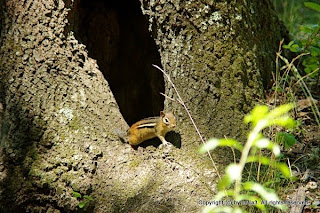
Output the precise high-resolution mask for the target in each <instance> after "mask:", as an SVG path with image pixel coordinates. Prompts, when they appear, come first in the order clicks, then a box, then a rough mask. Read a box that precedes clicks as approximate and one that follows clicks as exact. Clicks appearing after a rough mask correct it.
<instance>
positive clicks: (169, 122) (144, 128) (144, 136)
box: [117, 111, 176, 146]
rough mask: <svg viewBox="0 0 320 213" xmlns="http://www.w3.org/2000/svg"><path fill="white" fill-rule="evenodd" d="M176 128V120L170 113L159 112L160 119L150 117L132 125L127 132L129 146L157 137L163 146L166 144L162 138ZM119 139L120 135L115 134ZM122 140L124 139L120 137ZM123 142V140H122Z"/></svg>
mask: <svg viewBox="0 0 320 213" xmlns="http://www.w3.org/2000/svg"><path fill="white" fill-rule="evenodd" d="M175 126H176V118H175V116H174V115H173V113H172V112H168V113H164V112H163V111H161V112H160V117H151V118H145V119H142V120H140V121H138V122H136V123H135V124H133V125H132V126H131V127H130V129H129V130H128V131H127V137H128V138H129V139H128V141H129V144H130V145H131V146H136V145H139V144H140V143H142V142H143V141H146V140H148V139H151V138H155V137H158V138H159V139H160V140H161V142H162V143H163V144H164V145H167V144H168V142H167V141H166V139H165V138H164V137H165V135H166V134H167V132H170V131H172V130H173V128H175ZM117 134H118V136H119V137H121V136H120V134H119V133H117ZM121 138H123V139H124V137H121ZM124 140H125V139H124Z"/></svg>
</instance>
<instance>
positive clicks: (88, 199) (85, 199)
mask: <svg viewBox="0 0 320 213" xmlns="http://www.w3.org/2000/svg"><path fill="white" fill-rule="evenodd" d="M72 197H75V198H79V199H80V202H79V205H78V206H79V208H80V209H82V208H85V207H86V206H88V205H89V203H90V202H92V201H94V199H93V198H92V197H90V196H88V195H81V194H80V193H79V192H75V191H72Z"/></svg>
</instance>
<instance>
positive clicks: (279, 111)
mask: <svg viewBox="0 0 320 213" xmlns="http://www.w3.org/2000/svg"><path fill="white" fill-rule="evenodd" d="M293 107H294V105H293V104H283V105H280V106H278V107H276V108H274V109H273V110H272V111H271V112H270V113H269V114H268V118H269V119H273V118H277V117H280V116H282V115H284V114H286V113H288V112H289V111H290V110H291V109H293Z"/></svg>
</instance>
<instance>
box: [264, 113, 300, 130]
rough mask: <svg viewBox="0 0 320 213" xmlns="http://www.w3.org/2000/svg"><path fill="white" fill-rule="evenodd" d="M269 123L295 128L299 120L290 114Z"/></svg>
mask: <svg viewBox="0 0 320 213" xmlns="http://www.w3.org/2000/svg"><path fill="white" fill-rule="evenodd" d="M269 125H278V126H282V127H286V128H293V127H295V126H296V125H297V122H296V121H295V120H294V119H292V118H290V117H289V116H282V117H279V118H276V119H273V120H271V121H269Z"/></svg>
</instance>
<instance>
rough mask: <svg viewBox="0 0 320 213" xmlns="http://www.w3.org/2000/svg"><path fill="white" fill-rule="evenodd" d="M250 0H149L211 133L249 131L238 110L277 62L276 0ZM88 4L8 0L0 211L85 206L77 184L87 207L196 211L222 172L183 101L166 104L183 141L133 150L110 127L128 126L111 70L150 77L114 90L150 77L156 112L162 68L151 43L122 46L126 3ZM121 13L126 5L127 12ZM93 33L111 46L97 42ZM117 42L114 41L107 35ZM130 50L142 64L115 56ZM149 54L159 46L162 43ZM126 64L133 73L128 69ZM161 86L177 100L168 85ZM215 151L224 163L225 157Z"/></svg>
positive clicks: (174, 70)
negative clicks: (202, 150) (203, 148)
mask: <svg viewBox="0 0 320 213" xmlns="http://www.w3.org/2000/svg"><path fill="white" fill-rule="evenodd" d="M129 2H133V1H128V2H127V3H128V4H129ZM245 2H248V1H232V2H228V3H227V2H226V1H224V2H216V3H206V2H205V1H196V2H195V1H173V0H172V1H142V2H141V3H142V11H143V13H144V14H146V15H147V17H148V18H149V27H150V30H151V31H152V33H153V35H154V40H155V42H156V44H157V47H158V48H159V52H160V56H161V63H162V65H163V67H164V68H165V69H166V71H167V72H168V73H170V75H171V77H172V78H173V80H174V82H175V84H176V86H177V88H178V90H179V91H180V92H181V94H182V97H183V99H184V101H185V102H186V103H187V106H188V107H189V109H190V111H191V113H192V115H193V116H194V119H195V121H196V123H197V124H198V126H199V128H200V130H201V132H202V133H203V135H204V136H205V137H206V138H209V137H211V136H215V137H223V136H224V135H226V136H227V137H231V136H232V137H240V136H242V135H244V127H242V126H243V125H242V118H243V116H244V114H245V113H246V112H247V111H248V110H249V109H250V108H251V107H252V104H253V103H254V102H255V101H256V99H258V98H261V97H262V96H263V82H264V83H265V85H267V84H268V80H269V75H270V71H271V70H272V69H273V68H272V63H273V58H274V52H275V49H276V46H277V43H276V42H275V41H276V40H277V39H280V30H279V28H278V25H277V19H276V18H275V17H274V16H273V14H272V8H271V3H270V1H268V0H263V1H253V2H251V1H249V2H248V3H247V4H246V3H245ZM83 4H85V1H71V0H66V1H62V0H24V1H20V0H10V1H5V0H1V7H0V9H1V11H0V17H1V26H0V27H1V34H0V39H1V40H0V41H1V43H0V48H1V49H0V57H1V58H0V82H1V85H0V89H1V91H0V102H1V104H0V119H1V123H0V125H1V135H0V139H1V141H0V212H26V211H31V212H76V211H80V209H79V207H78V205H79V203H80V202H83V201H86V200H85V198H76V197H75V196H74V195H73V193H72V191H75V192H79V193H80V194H81V195H82V196H83V195H89V196H90V197H92V198H93V199H94V201H90V202H89V203H88V205H86V206H85V209H86V211H88V212H196V211H200V210H201V208H202V206H199V205H198V201H199V200H210V199H211V198H212V197H213V195H214V191H215V183H216V181H217V180H218V177H217V174H216V172H215V171H214V169H213V166H212V162H211V161H210V160H209V158H208V157H207V156H202V155H200V154H198V153H197V149H198V146H199V142H198V141H199V139H198V136H197V134H196V132H195V130H194V129H193V127H192V125H191V123H190V121H189V119H188V117H187V115H186V113H185V111H184V110H183V109H182V107H181V106H180V105H179V104H177V103H175V102H171V101H170V100H168V99H166V100H165V108H166V110H169V109H171V110H173V111H174V112H175V113H176V115H177V117H178V126H177V131H176V134H173V135H171V136H172V137H171V139H172V140H171V141H172V142H173V144H174V145H175V146H171V147H164V148H161V147H154V146H148V145H145V146H142V147H139V148H138V150H133V149H132V148H131V147H130V146H129V145H128V144H123V143H121V142H120V140H119V138H118V137H117V136H116V135H115V134H114V129H116V128H120V129H126V128H127V127H128V125H127V123H126V120H125V119H124V118H123V116H122V115H121V113H120V110H119V106H118V103H117V101H116V99H115V96H116V95H114V93H116V90H117V89H119V88H118V83H119V82H117V81H116V80H118V78H119V77H117V79H116V80H113V78H112V76H117V72H118V76H119V75H121V76H120V77H121V78H125V76H127V77H128V73H129V72H134V73H136V75H137V76H139V77H141V76H147V77H146V78H145V80H144V81H143V83H141V82H137V83H136V84H135V85H131V87H135V89H133V91H134V93H130V92H132V91H130V87H127V88H125V90H122V91H121V92H119V93H118V96H119V98H120V99H121V98H122V99H123V97H126V96H128V94H129V95H130V97H131V96H132V94H138V92H137V91H138V89H137V88H139V86H140V87H141V85H147V84H148V81H150V82H152V83H151V84H148V85H147V86H146V87H145V88H142V90H143V91H145V90H148V91H149V90H150V91H152V92H151V93H147V95H146V96H145V97H149V96H151V97H153V98H154V100H152V99H151V98H150V99H148V101H149V100H151V103H152V104H150V106H149V107H150V108H152V110H150V113H154V111H156V110H158V108H159V106H162V105H161V103H160V102H161V100H162V99H161V98H159V97H156V93H158V91H161V90H162V86H161V82H163V79H162V80H161V78H160V77H161V76H160V77H159V76H158V75H157V74H153V73H155V72H158V71H156V70H154V69H153V70H152V69H151V62H152V60H153V59H152V57H150V58H149V57H146V56H147V55H149V52H148V51H147V52H139V51H140V50H139V49H138V48H137V47H136V46H133V47H132V49H130V46H121V44H118V43H121V41H123V40H121V35H123V34H121V32H123V31H122V30H121V29H122V28H121V26H123V25H121V22H123V21H125V19H121V18H120V17H123V14H122V10H123V7H122V6H119V5H118V6H117V5H116V3H115V2H111V3H110V2H106V3H101V2H100V1H96V2H95V3H94V4H93V5H94V6H95V7H96V8H92V7H93V6H92V5H91V6H90V8H89V9H87V10H89V11H90V10H91V13H90V16H89V15H88V16H87V14H88V13H86V14H84V13H82V11H83V10H84V9H85V7H84V6H83ZM109 4H114V5H116V6H114V5H112V6H110V5H109ZM135 4H137V5H138V1H136V3H135ZM115 8H116V9H115ZM261 8H263V10H261ZM124 10H125V12H126V13H127V12H128V13H129V11H130V10H131V8H130V7H128V8H126V9H124ZM92 11H93V12H92ZM140 13H141V11H140ZM101 14H107V18H105V17H104V16H103V15H101ZM95 15H96V16H95ZM82 16H83V17H82ZM87 17H90V19H89V22H88V23H89V24H90V27H92V26H93V25H95V24H99V23H100V24H101V23H103V24H104V25H103V26H105V25H106V26H105V28H104V29H105V31H103V32H102V31H101V33H106V34H104V35H105V36H106V37H105V39H104V38H101V37H99V36H98V35H92V34H91V35H89V34H86V33H89V32H88V31H85V30H86V26H85V25H77V24H78V23H80V21H81V20H82V18H83V20H85V18H87ZM139 17H140V16H139ZM68 22H69V23H70V25H67V23H68ZM142 22H143V20H142ZM86 23H87V22H86ZM130 23H131V22H130ZM77 26H81V28H77ZM140 26H144V24H141V25H140ZM127 27H130V26H127ZM76 28H77V30H75V29H76ZM90 29H91V30H93V29H94V28H90ZM119 29H120V30H119ZM126 29H129V30H128V31H125V32H132V31H130V28H126ZM107 30H110V32H107ZM141 31H143V29H141ZM118 34H119V35H118ZM142 34H143V33H141V35H142ZM134 35H137V34H134ZM139 35H140V34H139ZM78 36H79V37H78ZM142 36H145V35H144V34H143V35H142ZM126 38H128V37H125V38H124V40H125V39H126ZM130 38H133V36H132V37H130ZM81 39H82V40H81ZM90 39H91V40H94V41H95V42H97V41H99V42H101V43H98V44H96V45H102V44H103V45H102V46H101V47H99V46H94V44H93V43H90ZM79 40H81V42H86V41H87V40H88V41H87V42H89V43H87V44H86V45H83V44H82V43H80V42H79ZM115 40H116V41H117V42H118V43H116V44H114V43H112V42H111V43H109V41H115ZM141 40H142V41H137V42H141V44H143V45H145V46H143V47H145V48H147V49H148V48H149V47H148V45H149V46H150V40H149V38H148V42H144V41H145V40H144V39H141ZM126 44H128V45H129V43H126ZM139 44H140V43H139ZM90 45H93V46H90ZM119 47H121V48H123V49H121V50H119V49H117V48H119ZM90 48H93V51H97V52H96V53H95V54H94V58H95V59H97V61H96V60H94V59H93V58H91V57H92V56H90V54H91V53H90V51H89V52H88V50H87V49H90ZM94 48H96V49H94ZM99 48H101V49H103V51H104V52H103V54H100V52H99ZM104 48H106V49H104ZM126 49H127V50H128V52H129V53H130V54H131V55H132V57H137V56H138V57H137V60H142V61H144V63H145V64H143V63H140V62H141V61H138V62H139V63H137V64H136V65H135V66H136V67H135V68H132V67H131V69H130V64H129V65H127V66H125V65H123V63H122V62H121V61H120V62H119V61H117V60H118V58H117V57H115V56H114V55H118V56H119V54H118V53H119V52H120V53H121V51H124V52H125V50H126ZM142 49H143V48H142ZM90 50H91V49H90ZM106 50H108V51H106ZM149 50H150V51H151V53H155V51H154V47H151V48H150V49H149ZM143 51H144V50H143ZM123 54H124V53H123ZM123 54H120V56H121V55H123ZM126 54H128V53H127V52H126ZM155 54H156V53H155ZM120 56H119V57H120ZM100 58H101V60H103V63H101V64H99V60H100ZM125 58H128V56H127V55H126V56H125ZM152 63H153V62H152ZM98 64H99V67H101V68H99V67H98ZM141 64H142V67H140V66H139V65H141ZM123 69H127V70H128V71H127V72H125V73H122V70H123ZM113 70H117V72H112V71H113ZM138 70H143V72H141V73H139V74H138ZM151 72H153V73H151ZM146 73H147V74H146ZM130 78H135V75H130ZM108 81H110V82H112V83H109V82H108ZM157 82H160V84H159V83H157ZM111 84H113V85H114V90H113V89H112V88H111V87H110V86H109V85H111ZM121 86H124V87H125V85H121ZM124 91H126V92H125V93H126V94H125V95H121V94H122V93H124ZM155 91H156V92H155ZM140 92H141V91H140ZM165 92H166V94H168V95H169V96H172V97H174V98H176V96H175V94H174V92H173V91H172V86H171V85H170V84H168V83H166V84H165ZM141 94H146V93H141ZM136 98H141V97H136ZM117 100H118V99H117ZM139 100H141V101H143V98H141V99H139ZM129 104H130V103H129ZM154 105H156V106H154ZM122 107H123V108H122V110H123V111H126V109H127V107H126V106H123V105H122ZM120 108H121V107H120ZM132 108H133V109H135V110H136V111H134V110H132V109H130V110H131V111H130V112H128V111H127V112H128V115H131V114H132V113H134V112H136V114H137V115H139V116H140V115H144V114H141V111H145V110H144V109H143V108H141V106H140V107H137V108H134V106H132ZM138 112H139V113H140V114H139V113H138ZM148 113H149V112H148ZM139 116H137V117H139ZM133 118H134V117H130V119H127V121H128V120H133ZM129 123H130V122H129ZM178 133H179V134H178ZM169 137H170V136H169ZM180 137H181V147H180V145H179V138H180ZM155 143H156V144H157V143H158V144H159V142H155ZM223 154H224V153H223ZM223 156H225V155H223ZM216 159H217V162H223V161H225V157H224V158H221V156H219V155H216Z"/></svg>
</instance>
